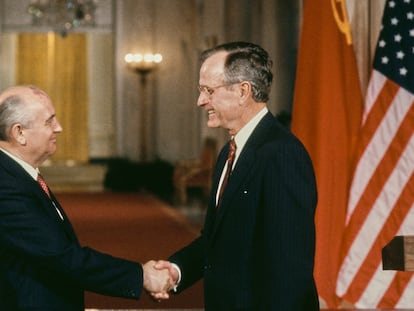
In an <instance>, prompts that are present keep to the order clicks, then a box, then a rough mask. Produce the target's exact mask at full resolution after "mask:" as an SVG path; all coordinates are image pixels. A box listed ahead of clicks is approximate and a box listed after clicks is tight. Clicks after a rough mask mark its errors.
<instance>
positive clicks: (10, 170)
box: [0, 86, 170, 311]
mask: <svg viewBox="0 0 414 311" xmlns="http://www.w3.org/2000/svg"><path fill="white" fill-rule="evenodd" d="M61 131H62V127H61V125H60V124H59V122H58V120H57V118H56V115H55V110H54V107H53V105H52V102H51V100H50V98H49V96H47V94H46V93H44V92H43V91H42V90H40V89H39V88H37V87H33V86H16V87H11V88H9V89H7V90H5V91H4V92H3V93H1V94H0V310H5V311H14V310H39V311H40V310H41V311H46V310H56V311H80V310H84V291H85V290H89V291H94V292H96V293H100V294H104V295H111V296H119V297H126V298H132V299H138V298H139V297H140V295H141V293H142V291H143V287H145V288H146V289H147V290H155V291H158V290H160V291H161V292H165V289H167V288H168V287H169V286H170V285H169V283H168V279H169V276H168V273H167V271H159V270H155V269H154V268H153V265H154V262H148V263H146V264H145V265H141V264H140V263H136V262H132V261H129V260H125V259H121V258H115V257H112V256H110V255H107V254H103V253H100V252H98V251H96V250H93V249H91V248H88V247H81V246H80V245H79V242H78V239H77V237H76V234H75V232H74V231H73V228H72V226H71V224H70V221H69V219H68V217H67V215H66V214H65V212H64V210H63V209H62V208H61V206H60V205H59V203H58V201H57V200H56V198H55V197H54V195H53V193H52V192H51V191H50V190H49V188H47V186H46V184H45V182H44V181H43V180H42V178H41V175H40V174H39V170H38V168H39V166H40V165H41V164H42V163H43V161H45V160H46V159H47V158H48V157H49V156H50V155H51V154H53V153H54V152H55V151H56V134H57V133H59V132H61Z"/></svg>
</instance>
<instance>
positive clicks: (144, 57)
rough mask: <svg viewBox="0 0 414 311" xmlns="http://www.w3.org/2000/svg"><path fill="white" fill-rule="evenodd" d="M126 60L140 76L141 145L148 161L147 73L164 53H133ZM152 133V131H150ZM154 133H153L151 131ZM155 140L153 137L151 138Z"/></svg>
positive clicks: (154, 67)
mask: <svg viewBox="0 0 414 311" xmlns="http://www.w3.org/2000/svg"><path fill="white" fill-rule="evenodd" d="M124 60H125V62H126V64H127V66H128V68H129V69H130V70H132V71H134V72H135V73H137V74H138V75H139V76H140V78H141V79H140V82H141V83H140V84H141V85H140V87H141V91H140V95H141V122H140V135H141V138H140V145H141V161H144V162H145V161H147V160H148V159H147V149H148V148H147V147H148V145H147V126H148V124H147V123H148V122H146V121H148V119H147V111H148V99H147V92H148V91H147V87H146V86H147V74H148V73H150V72H152V71H154V70H155V69H156V68H157V67H158V65H159V63H161V61H162V55H161V54H159V53H157V54H140V53H137V54H132V53H128V54H126V55H125V57H124ZM153 122H154V120H151V122H150V124H149V125H153ZM150 133H151V132H150ZM151 134H152V133H151ZM151 141H153V139H151Z"/></svg>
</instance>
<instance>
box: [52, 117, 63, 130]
mask: <svg viewBox="0 0 414 311" xmlns="http://www.w3.org/2000/svg"><path fill="white" fill-rule="evenodd" d="M62 131H63V128H62V125H60V122H59V121H58V120H56V123H55V127H54V132H55V133H60V132H62Z"/></svg>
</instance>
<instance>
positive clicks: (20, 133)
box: [10, 123, 26, 145]
mask: <svg viewBox="0 0 414 311" xmlns="http://www.w3.org/2000/svg"><path fill="white" fill-rule="evenodd" d="M10 139H11V140H12V141H15V142H17V143H19V144H20V145H25V144H26V137H25V136H24V128H23V126H22V125H21V124H19V123H17V124H14V125H13V126H12V127H11V129H10Z"/></svg>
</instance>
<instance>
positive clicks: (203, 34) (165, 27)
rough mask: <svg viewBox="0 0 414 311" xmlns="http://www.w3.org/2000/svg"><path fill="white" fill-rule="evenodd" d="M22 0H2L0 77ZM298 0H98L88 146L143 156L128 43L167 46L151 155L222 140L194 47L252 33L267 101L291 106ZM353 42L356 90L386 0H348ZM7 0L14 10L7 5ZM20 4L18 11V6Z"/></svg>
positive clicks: (155, 80) (152, 118)
mask: <svg viewBox="0 0 414 311" xmlns="http://www.w3.org/2000/svg"><path fill="white" fill-rule="evenodd" d="M26 2H27V1H26V0H0V6H3V8H2V9H1V14H0V24H1V25H2V33H3V35H2V36H0V74H1V76H0V87H1V88H3V87H5V86H8V85H11V84H13V81H14V77H13V73H14V70H13V66H14V65H13V55H14V51H13V46H14V44H13V40H14V39H13V35H12V31H23V30H25V31H26V30H28V29H30V26H29V24H28V23H29V22H30V19H28V18H27V15H26V13H25V12H22V8H24V7H25V5H26V4H25V3H26ZM301 2H302V1H301V0H292V1H285V0H273V1H269V0H258V1H257V0H255V1H253V0H246V1H239V0H226V1H224V0H168V1H167V0H158V1H154V0H117V1H113V0H100V1H99V3H100V8H99V10H98V11H97V19H98V27H97V29H94V30H92V32H91V33H90V36H88V37H89V39H88V42H89V53H90V57H89V59H90V62H89V70H88V71H89V75H90V77H89V80H90V83H89V86H90V88H89V92H90V107H89V109H90V114H89V115H90V119H89V132H88V133H87V135H89V138H90V139H89V141H90V142H91V143H90V156H91V157H93V158H105V157H114V156H120V157H127V158H129V159H131V160H139V158H140V136H139V131H140V130H139V128H140V120H141V118H140V95H141V93H140V89H139V80H138V77H137V76H136V74H134V73H132V72H131V71H128V70H127V68H126V67H125V63H124V60H123V57H124V55H125V54H126V53H128V52H139V51H144V52H145V51H154V52H160V53H162V54H163V55H164V61H163V62H162V64H161V66H160V67H159V69H158V70H157V71H156V72H154V73H152V74H151V75H150V76H149V77H148V78H149V82H148V92H149V93H148V98H149V100H150V109H149V110H148V112H147V114H148V115H147V116H146V118H145V119H146V122H145V126H146V129H147V133H148V134H147V141H148V149H149V150H148V153H149V159H155V158H161V159H163V160H167V161H169V162H175V161H176V160H178V159H184V158H190V157H195V156H197V155H198V152H199V149H200V146H201V142H202V139H203V138H204V137H205V136H213V137H215V138H217V140H218V141H219V145H220V144H222V143H223V142H224V141H225V140H226V139H227V134H226V133H225V131H223V130H217V129H208V128H207V127H206V115H205V112H204V111H202V110H200V109H199V108H197V107H196V99H197V96H198V93H197V91H196V86H197V81H198V68H199V64H198V55H199V53H200V51H202V50H203V49H205V48H207V47H209V46H211V45H212V44H214V43H222V42H224V41H233V40H249V41H253V42H256V43H259V44H261V45H262V46H264V47H265V48H266V49H267V50H268V51H269V52H270V54H271V55H272V58H273V59H274V61H275V67H274V68H275V81H274V85H273V88H272V93H271V100H270V103H269V107H270V110H271V111H272V112H274V113H278V112H279V111H281V110H288V109H289V108H290V104H291V99H292V96H293V82H294V74H295V69H294V68H295V61H296V52H297V51H296V49H297V41H298V34H299V30H300V13H301ZM348 4H349V7H351V10H350V18H351V21H352V27H353V35H354V45H355V50H356V52H357V60H358V66H359V71H360V76H361V85H362V87H363V90H364V89H365V86H366V84H367V82H368V79H369V73H370V67H371V63H372V54H373V51H374V45H375V43H376V37H377V34H378V29H379V21H380V18H381V15H382V9H383V5H384V0H348ZM10 8H14V9H18V10H19V11H18V12H19V13H18V14H17V13H13V14H11V13H10V10H9V9H10ZM19 14H20V15H19Z"/></svg>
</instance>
